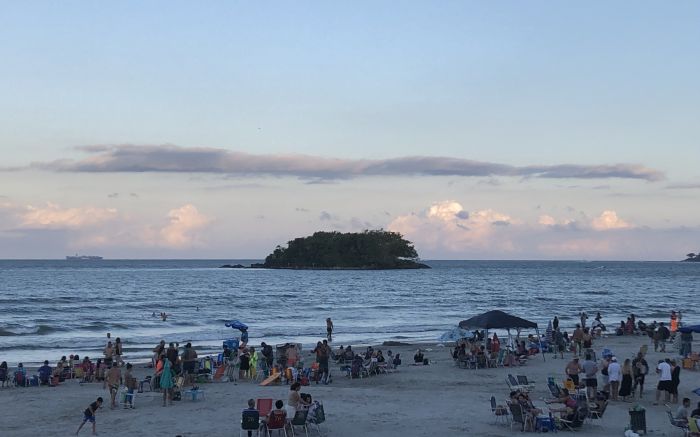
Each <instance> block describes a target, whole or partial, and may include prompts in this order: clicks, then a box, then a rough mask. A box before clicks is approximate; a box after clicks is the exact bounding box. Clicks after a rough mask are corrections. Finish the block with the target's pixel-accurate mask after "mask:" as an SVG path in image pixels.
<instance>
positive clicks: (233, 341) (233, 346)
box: [222, 338, 238, 350]
mask: <svg viewBox="0 0 700 437" xmlns="http://www.w3.org/2000/svg"><path fill="white" fill-rule="evenodd" d="M223 346H226V347H227V348H229V350H238V339H237V338H230V339H228V340H224V344H223ZM223 346H222V347H223Z"/></svg>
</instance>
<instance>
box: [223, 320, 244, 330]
mask: <svg viewBox="0 0 700 437" xmlns="http://www.w3.org/2000/svg"><path fill="white" fill-rule="evenodd" d="M226 326H227V327H229V328H233V329H238V330H239V331H243V330H246V329H248V325H246V324H245V323H243V322H241V321H239V320H231V321H230V322H228V323H226Z"/></svg>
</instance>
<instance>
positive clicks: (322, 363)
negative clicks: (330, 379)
mask: <svg viewBox="0 0 700 437" xmlns="http://www.w3.org/2000/svg"><path fill="white" fill-rule="evenodd" d="M318 370H320V371H322V372H323V371H325V372H328V358H326V359H321V360H319V361H318Z"/></svg>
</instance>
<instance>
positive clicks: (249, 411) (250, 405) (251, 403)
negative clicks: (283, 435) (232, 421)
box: [242, 399, 260, 437]
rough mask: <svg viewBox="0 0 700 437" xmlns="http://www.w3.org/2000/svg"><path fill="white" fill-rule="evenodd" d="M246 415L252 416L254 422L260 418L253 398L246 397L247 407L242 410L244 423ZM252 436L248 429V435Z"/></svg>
mask: <svg viewBox="0 0 700 437" xmlns="http://www.w3.org/2000/svg"><path fill="white" fill-rule="evenodd" d="M247 417H252V420H253V421H254V422H258V421H259V420H260V412H259V411H258V410H257V409H256V408H255V399H248V408H246V409H245V410H243V413H242V420H243V422H244V423H245V421H246V418H247ZM258 434H259V433H258ZM252 436H253V431H252V430H250V429H248V437H252Z"/></svg>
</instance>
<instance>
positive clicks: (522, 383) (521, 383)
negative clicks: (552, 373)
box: [516, 375, 535, 390]
mask: <svg viewBox="0 0 700 437" xmlns="http://www.w3.org/2000/svg"><path fill="white" fill-rule="evenodd" d="M516 378H517V380H518V385H519V386H521V387H527V388H528V389H529V390H534V389H535V383H534V382H532V381H528V379H527V376H525V375H517V376H516Z"/></svg>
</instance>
